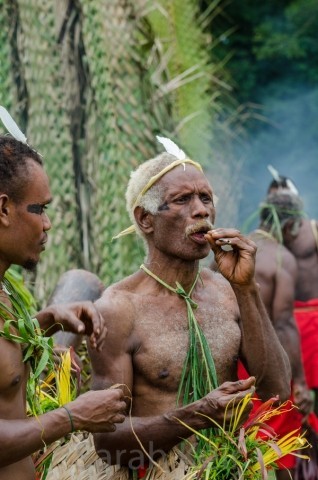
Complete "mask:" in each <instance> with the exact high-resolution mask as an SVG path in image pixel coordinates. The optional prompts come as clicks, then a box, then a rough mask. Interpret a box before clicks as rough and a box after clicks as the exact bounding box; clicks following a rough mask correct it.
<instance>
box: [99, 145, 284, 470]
mask: <svg viewBox="0 0 318 480" xmlns="http://www.w3.org/2000/svg"><path fill="white" fill-rule="evenodd" d="M126 199H127V209H128V212H129V215H130V218H131V220H132V221H133V223H134V226H133V227H132V228H130V229H128V230H127V231H129V232H130V231H132V230H133V229H135V230H137V232H138V233H139V234H140V235H141V236H142V238H143V240H144V242H145V246H146V251H147V257H146V260H145V264H144V265H143V266H142V268H141V269H140V270H139V271H138V272H136V273H134V274H133V275H131V276H129V277H127V278H125V279H124V280H122V281H120V282H118V283H117V284H114V285H112V286H110V287H109V288H107V289H106V290H105V292H104V293H103V295H102V297H101V299H100V300H98V301H97V302H96V306H97V308H98V309H99V311H100V312H101V313H102V315H103V318H104V319H105V321H106V324H107V328H108V335H107V338H106V340H105V347H104V348H103V349H102V351H101V352H97V351H91V359H92V367H93V388H95V389H101V388H105V387H107V386H109V385H111V384H112V383H114V382H118V383H122V384H125V385H126V386H127V392H132V403H131V405H130V407H131V415H132V418H131V422H132V425H133V428H134V431H135V433H136V435H137V437H138V438H139V441H140V442H141V443H142V445H143V447H144V448H145V449H146V450H147V451H148V452H154V451H156V450H158V449H160V450H161V451H165V452H166V451H168V450H169V449H170V448H171V447H173V446H175V445H176V444H178V443H179V442H180V440H181V439H182V438H186V437H189V436H190V434H191V432H190V431H189V430H188V429H187V428H186V427H184V426H182V425H181V424H180V422H179V421H178V419H179V420H182V421H183V422H184V423H186V424H187V425H189V426H190V427H192V428H195V429H202V428H207V427H209V426H211V423H210V422H209V421H208V420H207V419H206V417H205V416H201V415H197V412H199V413H202V414H204V415H206V416H209V417H211V418H213V419H214V420H216V421H218V422H219V423H222V422H223V420H224V418H227V419H229V418H230V416H231V414H232V413H233V409H234V408H235V406H236V405H237V403H238V402H239V401H241V400H242V398H244V397H245V395H246V394H248V393H251V392H253V385H254V382H255V378H256V390H257V392H258V394H259V395H260V397H261V398H262V399H264V400H265V399H268V398H269V397H271V396H272V395H275V394H278V395H279V396H280V399H281V400H282V401H284V400H285V399H287V398H288V397H289V393H290V385H289V383H290V366H289V362H288V358H287V356H286V354H285V352H284V350H283V349H282V347H281V345H280V343H279V340H278V338H277V336H276V334H275V331H274V329H273V327H272V325H271V322H270V320H269V318H268V316H267V314H266V310H265V307H264V305H263V303H262V301H261V298H260V296H259V292H258V287H257V285H256V283H255V280H254V261H255V252H256V247H255V244H254V242H253V241H251V240H250V239H248V238H245V237H243V236H242V235H241V234H240V232H239V231H238V230H236V229H232V228H229V229H223V228H219V229H215V230H213V229H212V224H213V222H214V220H215V208H214V203H213V192H212V189H211V186H210V185H209V182H208V181H207V179H206V177H205V176H204V174H203V173H202V170H201V167H200V166H199V165H198V164H197V163H195V162H192V161H191V160H189V159H185V160H178V159H177V158H176V157H175V156H174V155H171V154H168V153H163V154H161V155H159V156H157V157H156V158H154V159H151V160H149V161H147V162H145V163H144V164H142V165H141V166H139V168H138V169H137V170H136V171H135V172H134V173H133V174H132V176H131V178H130V182H129V185H128V189H127V194H126ZM229 244H230V245H231V246H232V248H233V250H232V251H224V250H223V249H222V247H224V246H225V245H229ZM211 248H212V250H213V251H214V254H215V258H216V261H217V264H218V268H219V271H220V273H221V274H222V275H220V274H217V273H214V272H212V271H211V270H210V269H207V268H204V269H202V270H199V268H200V267H199V261H200V259H203V258H205V257H207V256H208V254H209V252H210V250H211ZM198 274H199V276H198ZM176 286H178V290H177V292H176V291H175V290H174V288H175V287H176ZM178 292H179V295H178ZM190 297H191V298H190ZM191 301H192V302H195V303H196V304H197V305H198V307H197V308H196V309H195V310H193V309H192V310H193V312H194V314H195V317H196V320H197V322H198V324H199V325H200V326H201V328H202V330H203V332H204V334H205V337H206V339H207V342H208V344H209V347H210V350H211V352H212V355H213V359H214V364H215V368H216V374H217V380H218V384H219V385H220V386H219V387H218V388H216V389H214V390H213V389H212V390H211V391H209V392H208V393H207V394H206V395H204V396H203V397H202V398H199V399H197V400H194V401H193V402H191V403H190V404H187V405H186V406H182V399H181V400H179V401H178V400H177V396H178V387H179V386H180V379H181V372H182V369H183V365H184V361H185V357H186V353H187V348H188V346H189V328H188V319H187V312H188V314H189V309H190V307H189V304H190V306H191ZM193 308H195V307H193ZM192 310H191V311H192ZM190 315H191V312H190ZM238 358H240V359H241V360H242V362H243V363H244V364H245V365H246V367H248V369H249V371H250V373H251V375H253V376H254V377H255V378H254V377H251V378H249V379H247V380H244V381H237V360H238ZM224 382H225V383H224ZM183 393H184V392H183ZM229 402H231V403H229ZM248 410H249V409H247V411H246V416H247V414H248ZM128 412H129V409H127V419H126V421H125V422H124V423H123V424H122V425H121V426H119V427H118V428H117V431H116V432H115V433H114V434H112V436H111V438H110V437H109V436H108V435H107V434H96V435H95V444H96V449H97V452H98V453H99V454H100V456H101V457H103V456H104V455H105V454H106V453H107V458H108V454H111V455H112V462H113V463H122V464H130V465H132V460H133V459H136V458H139V463H140V458H141V456H142V455H143V452H142V451H141V449H140V445H139V443H138V441H137V439H136V436H135V435H134V432H133V431H132V428H131V424H130V419H129V418H128ZM246 416H245V418H246ZM243 420H244V419H242V421H243ZM138 452H139V453H140V455H139V457H138V454H137V453H138ZM135 466H138V460H137V461H136V464H135Z"/></svg>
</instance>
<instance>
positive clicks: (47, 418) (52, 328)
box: [0, 136, 125, 480]
mask: <svg viewBox="0 0 318 480" xmlns="http://www.w3.org/2000/svg"><path fill="white" fill-rule="evenodd" d="M50 201H51V193H50V188H49V181H48V178H47V176H46V174H45V172H44V169H43V166H42V160H41V157H40V156H39V155H38V154H37V153H36V152H35V151H34V150H32V149H31V148H30V147H29V146H28V145H26V144H24V143H21V142H19V141H17V140H15V139H13V138H11V137H9V136H0V280H1V288H0V302H1V305H0V306H1V310H0V330H2V331H1V334H0V350H1V369H0V432H1V434H0V479H1V480H8V479H14V480H34V478H35V470H34V465H33V462H32V460H31V457H30V454H31V453H33V452H35V451H36V450H38V449H40V448H42V447H43V444H44V443H45V444H49V443H51V442H53V441H55V440H57V439H59V438H61V437H63V436H64V435H66V434H67V433H69V432H70V431H72V430H73V429H75V430H77V429H80V430H88V431H90V432H94V431H113V430H114V429H115V425H114V424H115V423H117V422H122V421H123V420H124V416H123V415H122V410H123V407H124V406H125V403H124V402H123V401H122V398H123V394H122V391H120V390H116V389H113V390H109V391H99V392H88V393H86V394H84V395H82V396H80V397H78V398H77V399H76V400H75V401H73V402H71V403H69V404H68V405H67V406H66V408H64V407H62V408H59V409H57V410H54V411H52V412H49V413H46V414H44V415H41V416H38V417H37V418H30V417H29V418H27V417H26V398H25V397H26V384H27V380H28V374H29V366H28V363H27V362H24V361H23V350H22V348H21V344H19V343H15V342H14V341H9V340H8V339H7V338H5V332H4V331H3V326H4V322H5V320H7V314H6V313H7V310H6V309H7V308H9V309H11V308H12V303H13V300H14V296H15V294H14V292H12V294H11V295H9V294H8V288H6V279H5V272H6V270H7V269H8V268H9V267H10V265H12V264H16V265H21V266H23V267H25V268H28V269H32V268H34V267H35V266H36V264H37V262H38V261H39V258H40V254H41V252H43V250H44V249H45V243H46V241H47V231H48V230H49V229H50V228H51V223H50V220H49V218H48V216H47V214H46V211H45V209H46V207H47V205H48V204H49V203H50ZM37 319H38V321H39V323H40V326H41V328H42V329H43V330H44V332H45V333H46V334H47V335H51V334H53V333H55V332H56V331H57V330H59V329H61V328H64V329H65V330H70V331H72V332H74V333H80V334H85V335H88V336H89V340H90V347H91V348H92V349H96V348H97V349H100V348H101V346H102V342H103V340H104V337H105V334H106V330H105V327H104V325H103V322H102V319H101V317H100V315H99V314H98V312H97V311H96V309H95V307H94V306H93V304H92V303H91V302H82V303H74V304H70V305H65V306H60V305H52V306H49V307H48V308H46V309H45V310H42V311H41V312H39V314H38V315H37ZM15 325H16V324H15V322H13V323H12V324H11V327H10V333H12V334H18V333H19V331H18V330H17V328H16V326H15Z"/></svg>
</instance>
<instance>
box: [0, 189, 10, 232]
mask: <svg viewBox="0 0 318 480" xmlns="http://www.w3.org/2000/svg"><path fill="white" fill-rule="evenodd" d="M9 212H10V207H9V197H8V195H6V194H5V193H2V194H1V195H0V223H1V224H2V225H4V226H5V227H7V226H8V225H9Z"/></svg>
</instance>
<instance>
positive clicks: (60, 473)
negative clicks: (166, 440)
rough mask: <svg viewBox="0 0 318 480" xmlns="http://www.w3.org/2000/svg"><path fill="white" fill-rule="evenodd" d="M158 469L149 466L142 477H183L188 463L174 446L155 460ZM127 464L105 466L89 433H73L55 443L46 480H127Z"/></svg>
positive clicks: (178, 479) (149, 479)
mask: <svg viewBox="0 0 318 480" xmlns="http://www.w3.org/2000/svg"><path fill="white" fill-rule="evenodd" d="M158 464H159V465H160V468H158V467H156V466H153V467H152V468H150V469H148V472H147V474H146V477H145V480H182V479H183V478H184V477H185V475H186V474H187V472H188V470H189V466H190V462H189V460H188V459H187V458H186V457H185V456H184V455H183V454H182V452H180V451H179V450H177V449H172V450H171V451H170V452H169V453H168V454H167V456H166V457H164V458H162V459H160V460H159V461H158ZM129 478H131V475H129V470H128V468H126V467H120V466H116V465H107V464H106V463H104V462H103V461H102V460H101V459H100V458H99V457H98V455H97V454H96V452H95V448H94V442H93V436H92V435H91V434H85V435H84V434H82V433H75V434H73V435H72V436H71V438H70V440H69V442H67V443H66V444H64V445H61V446H58V447H57V448H56V449H55V451H54V453H53V458H52V463H51V467H50V469H49V472H48V475H47V478H46V480H128V479H129Z"/></svg>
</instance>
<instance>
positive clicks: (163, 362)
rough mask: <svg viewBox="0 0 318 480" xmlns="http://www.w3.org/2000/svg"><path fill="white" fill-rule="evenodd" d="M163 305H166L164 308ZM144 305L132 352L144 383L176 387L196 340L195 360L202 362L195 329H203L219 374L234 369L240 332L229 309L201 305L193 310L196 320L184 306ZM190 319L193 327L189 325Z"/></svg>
mask: <svg viewBox="0 0 318 480" xmlns="http://www.w3.org/2000/svg"><path fill="white" fill-rule="evenodd" d="M165 307H166V308H165ZM165 307H162V308H160V309H159V308H156V309H154V308H153V309H152V310H151V312H150V310H148V309H147V308H145V309H144V310H143V312H142V315H140V316H139V318H138V323H137V327H136V328H137V330H138V337H139V338H140V339H141V342H140V348H139V349H138V351H137V352H136V354H135V355H134V360H133V361H134V368H135V369H136V371H137V372H138V373H139V375H141V376H143V377H144V378H145V380H146V382H147V383H152V384H154V385H156V386H161V385H165V388H167V389H171V391H173V390H175V389H176V388H178V385H179V382H180V377H181V372H182V368H183V365H184V362H185V358H186V355H187V353H188V350H189V345H190V342H191V337H192V342H193V341H197V344H198V361H202V356H201V352H200V342H199V340H198V337H197V328H196V326H195V324H194V323H193V322H196V323H197V326H198V327H199V328H200V329H201V330H202V332H203V333H204V335H205V338H206V340H207V342H208V345H209V347H210V351H211V353H212V357H213V359H214V363H215V366H216V369H217V372H219V373H220V377H222V379H223V376H224V372H225V371H229V369H231V370H232V369H233V362H235V361H236V358H237V355H238V352H239V347H240V340H241V332H240V329H239V326H238V324H237V320H236V319H235V318H234V316H233V314H232V312H231V311H230V310H225V309H224V308H212V309H211V308H208V307H206V308H202V307H201V308H200V307H198V308H197V309H195V310H193V314H194V317H195V320H193V319H192V320H191V319H189V316H188V311H187V309H186V306H185V305H183V307H184V308H178V309H176V308H172V307H171V306H169V305H168V304H167V305H166V306H165ZM191 322H192V328H191Z"/></svg>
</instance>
